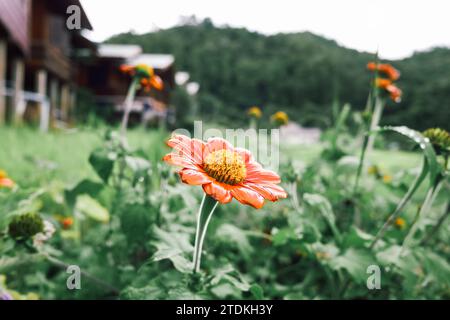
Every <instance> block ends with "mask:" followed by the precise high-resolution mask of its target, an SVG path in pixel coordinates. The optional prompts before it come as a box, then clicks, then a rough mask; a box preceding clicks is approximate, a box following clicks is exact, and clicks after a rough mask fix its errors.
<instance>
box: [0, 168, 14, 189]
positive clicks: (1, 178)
mask: <svg viewBox="0 0 450 320" xmlns="http://www.w3.org/2000/svg"><path fill="white" fill-rule="evenodd" d="M14 184H15V183H14V181H13V180H11V179H10V178H8V175H7V174H6V172H5V171H3V170H0V188H12V187H14Z"/></svg>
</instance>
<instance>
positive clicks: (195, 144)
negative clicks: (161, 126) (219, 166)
mask: <svg viewBox="0 0 450 320" xmlns="http://www.w3.org/2000/svg"><path fill="white" fill-rule="evenodd" d="M167 145H168V146H169V147H171V148H173V151H172V153H175V154H178V155H180V156H185V157H188V158H190V159H192V161H193V162H194V163H196V164H201V163H202V162H203V156H202V154H203V149H204V147H205V144H204V143H203V141H200V140H198V139H191V138H189V137H187V136H184V135H181V134H180V135H174V136H172V138H170V139H169V140H168V141H167Z"/></svg>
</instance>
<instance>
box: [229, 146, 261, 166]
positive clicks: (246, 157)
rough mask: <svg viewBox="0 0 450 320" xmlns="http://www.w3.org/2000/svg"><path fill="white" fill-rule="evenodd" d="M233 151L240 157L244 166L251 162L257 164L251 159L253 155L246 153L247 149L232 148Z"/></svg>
mask: <svg viewBox="0 0 450 320" xmlns="http://www.w3.org/2000/svg"><path fill="white" fill-rule="evenodd" d="M234 151H235V152H237V153H238V154H239V155H240V156H241V157H242V159H243V160H244V162H245V164H248V163H252V162H254V163H257V162H255V159H254V158H253V154H252V153H251V152H250V151H248V150H247V149H244V148H234Z"/></svg>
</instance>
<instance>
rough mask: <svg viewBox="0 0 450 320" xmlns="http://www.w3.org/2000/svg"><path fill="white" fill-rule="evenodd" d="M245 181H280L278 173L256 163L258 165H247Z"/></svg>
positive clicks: (264, 182) (262, 182)
mask: <svg viewBox="0 0 450 320" xmlns="http://www.w3.org/2000/svg"><path fill="white" fill-rule="evenodd" d="M245 181H249V182H254V183H260V184H270V183H275V184H276V183H280V182H281V179H280V176H279V175H278V174H276V173H275V172H273V171H271V170H266V169H263V168H262V167H261V165H259V164H258V166H256V165H253V166H247V177H246V178H245Z"/></svg>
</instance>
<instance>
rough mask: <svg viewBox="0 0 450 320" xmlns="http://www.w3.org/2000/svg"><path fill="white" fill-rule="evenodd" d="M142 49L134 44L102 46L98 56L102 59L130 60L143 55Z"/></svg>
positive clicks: (99, 48)
mask: <svg viewBox="0 0 450 320" xmlns="http://www.w3.org/2000/svg"><path fill="white" fill-rule="evenodd" d="M141 52H142V48H141V47H140V46H138V45H134V44H101V45H99V46H98V55H99V56H100V57H102V58H122V59H130V58H132V57H135V56H137V55H139V54H141Z"/></svg>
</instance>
